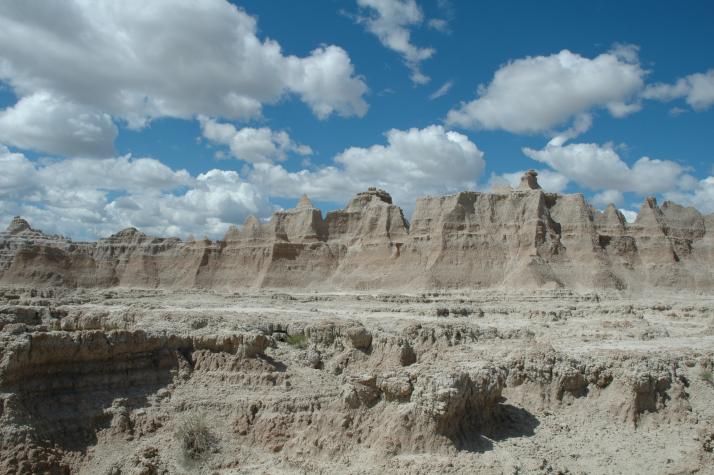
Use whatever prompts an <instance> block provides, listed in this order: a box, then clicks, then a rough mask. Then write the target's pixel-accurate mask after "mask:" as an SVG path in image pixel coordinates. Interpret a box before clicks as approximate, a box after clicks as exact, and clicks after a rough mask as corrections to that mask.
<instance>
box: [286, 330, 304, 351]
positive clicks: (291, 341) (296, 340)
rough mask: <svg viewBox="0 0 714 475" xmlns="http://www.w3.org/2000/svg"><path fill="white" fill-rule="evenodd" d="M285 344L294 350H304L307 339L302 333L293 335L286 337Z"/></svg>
mask: <svg viewBox="0 0 714 475" xmlns="http://www.w3.org/2000/svg"><path fill="white" fill-rule="evenodd" d="M287 342H288V345H290V346H292V347H294V348H300V349H305V348H307V343H308V338H307V335H305V334H304V333H296V334H294V335H288V338H287Z"/></svg>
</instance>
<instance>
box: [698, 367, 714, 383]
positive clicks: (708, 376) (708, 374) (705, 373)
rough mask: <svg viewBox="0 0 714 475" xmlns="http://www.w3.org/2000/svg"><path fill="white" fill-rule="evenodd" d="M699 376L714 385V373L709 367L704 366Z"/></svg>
mask: <svg viewBox="0 0 714 475" xmlns="http://www.w3.org/2000/svg"><path fill="white" fill-rule="evenodd" d="M699 378H700V379H701V380H702V381H704V382H705V383H709V384H713V385H714V375H712V370H711V369H709V368H702V369H701V370H700V371H699Z"/></svg>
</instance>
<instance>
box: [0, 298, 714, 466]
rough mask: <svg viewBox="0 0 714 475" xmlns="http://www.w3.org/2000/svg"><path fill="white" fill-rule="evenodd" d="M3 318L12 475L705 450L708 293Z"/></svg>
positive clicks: (713, 413)
mask: <svg viewBox="0 0 714 475" xmlns="http://www.w3.org/2000/svg"><path fill="white" fill-rule="evenodd" d="M443 308H445V309H447V310H449V311H448V315H447V316H437V315H443V312H440V311H438V310H439V309H443ZM0 317H1V318H0V321H2V322H4V323H3V325H4V326H3V328H1V329H0V473H8V474H9V473H27V474H29V473H82V474H97V473H99V474H104V473H111V474H134V473H170V474H174V473H177V474H189V473H190V474H195V473H204V474H213V473H222V474H237V473H442V472H443V473H487V474H500V473H575V474H580V473H588V474H593V473H594V474H606V473H608V474H609V473H654V474H660V473H661V474H665V473H708V471H710V468H711V467H712V466H713V465H712V464H713V463H714V458H713V457H714V454H713V453H712V441H713V440H714V397H712V396H713V395H714V383H712V382H711V380H710V378H711V376H710V375H711V372H710V371H711V369H712V367H713V366H714V350H713V348H714V320H713V319H714V299H712V297H711V295H709V294H700V295H697V294H695V293H691V292H681V291H679V292H673V293H668V292H666V291H660V292H658V293H656V294H649V295H638V296H629V295H627V294H623V293H621V292H615V291H607V292H601V293H592V292H590V293H578V292H573V291H568V290H550V291H547V290H529V291H523V292H517V291H511V292H504V291H498V290H482V291H450V292H429V293H426V294H418V293H408V294H390V293H384V292H378V293H367V292H358V293H314V292H305V293H299V292H293V293H290V294H287V293H274V292H266V291H259V292H255V293H241V294H235V293H225V294H220V293H216V292H199V291H180V292H167V291H165V290H151V291H149V290H123V289H119V290H110V291H107V290H86V289H75V290H69V289H60V288H57V289H40V290H38V289H20V288H17V287H12V288H4V289H0ZM707 371H709V373H707ZM707 374H708V375H709V376H707ZM707 378H709V379H707ZM186 431H188V432H189V433H191V434H194V435H195V433H196V431H200V432H198V433H199V434H204V435H205V439H202V440H206V441H207V444H208V445H207V447H208V449H206V450H198V451H189V450H188V449H187V446H186V445H184V441H185V440H186V439H185V436H186V433H187V432H186ZM192 431H193V432H192ZM191 440H195V439H191Z"/></svg>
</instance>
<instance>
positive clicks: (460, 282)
mask: <svg viewBox="0 0 714 475" xmlns="http://www.w3.org/2000/svg"><path fill="white" fill-rule="evenodd" d="M409 237H410V240H409V242H408V244H407V246H406V247H405V252H404V254H405V255H408V256H409V257H411V258H412V259H413V260H414V261H415V263H414V266H415V267H416V268H420V267H421V268H425V269H428V272H427V273H426V278H427V279H428V280H427V281H425V282H421V284H422V285H425V286H436V287H442V286H446V287H454V286H494V285H499V284H512V285H519V284H522V283H526V281H528V283H532V282H537V283H538V284H542V283H545V282H548V281H556V280H557V279H556V278H555V276H553V275H552V272H551V270H550V268H549V265H548V261H549V260H551V259H557V258H558V256H559V254H560V253H562V251H563V248H562V245H561V244H560V237H559V236H558V233H557V230H556V227H555V223H553V221H552V220H551V219H550V216H549V214H548V209H547V206H546V200H545V195H544V194H543V193H542V192H541V191H537V190H533V191H514V192H510V193H477V192H462V193H457V194H455V195H451V196H445V197H438V198H431V197H427V198H422V199H420V200H418V201H417V206H416V209H415V211H414V216H413V222H412V227H411V230H410V235H409Z"/></svg>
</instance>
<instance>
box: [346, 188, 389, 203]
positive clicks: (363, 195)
mask: <svg viewBox="0 0 714 475" xmlns="http://www.w3.org/2000/svg"><path fill="white" fill-rule="evenodd" d="M374 201H378V202H379V201H381V202H383V203H387V204H389V205H391V204H392V195H390V194H389V193H387V192H386V191H384V190H381V189H379V188H376V187H374V186H370V187H369V188H367V191H362V192H360V193H357V195H356V196H355V197H354V198H353V199H352V201H351V202H350V205H348V208H349V207H352V206H353V205H355V204H358V205H365V204H368V203H370V202H374Z"/></svg>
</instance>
